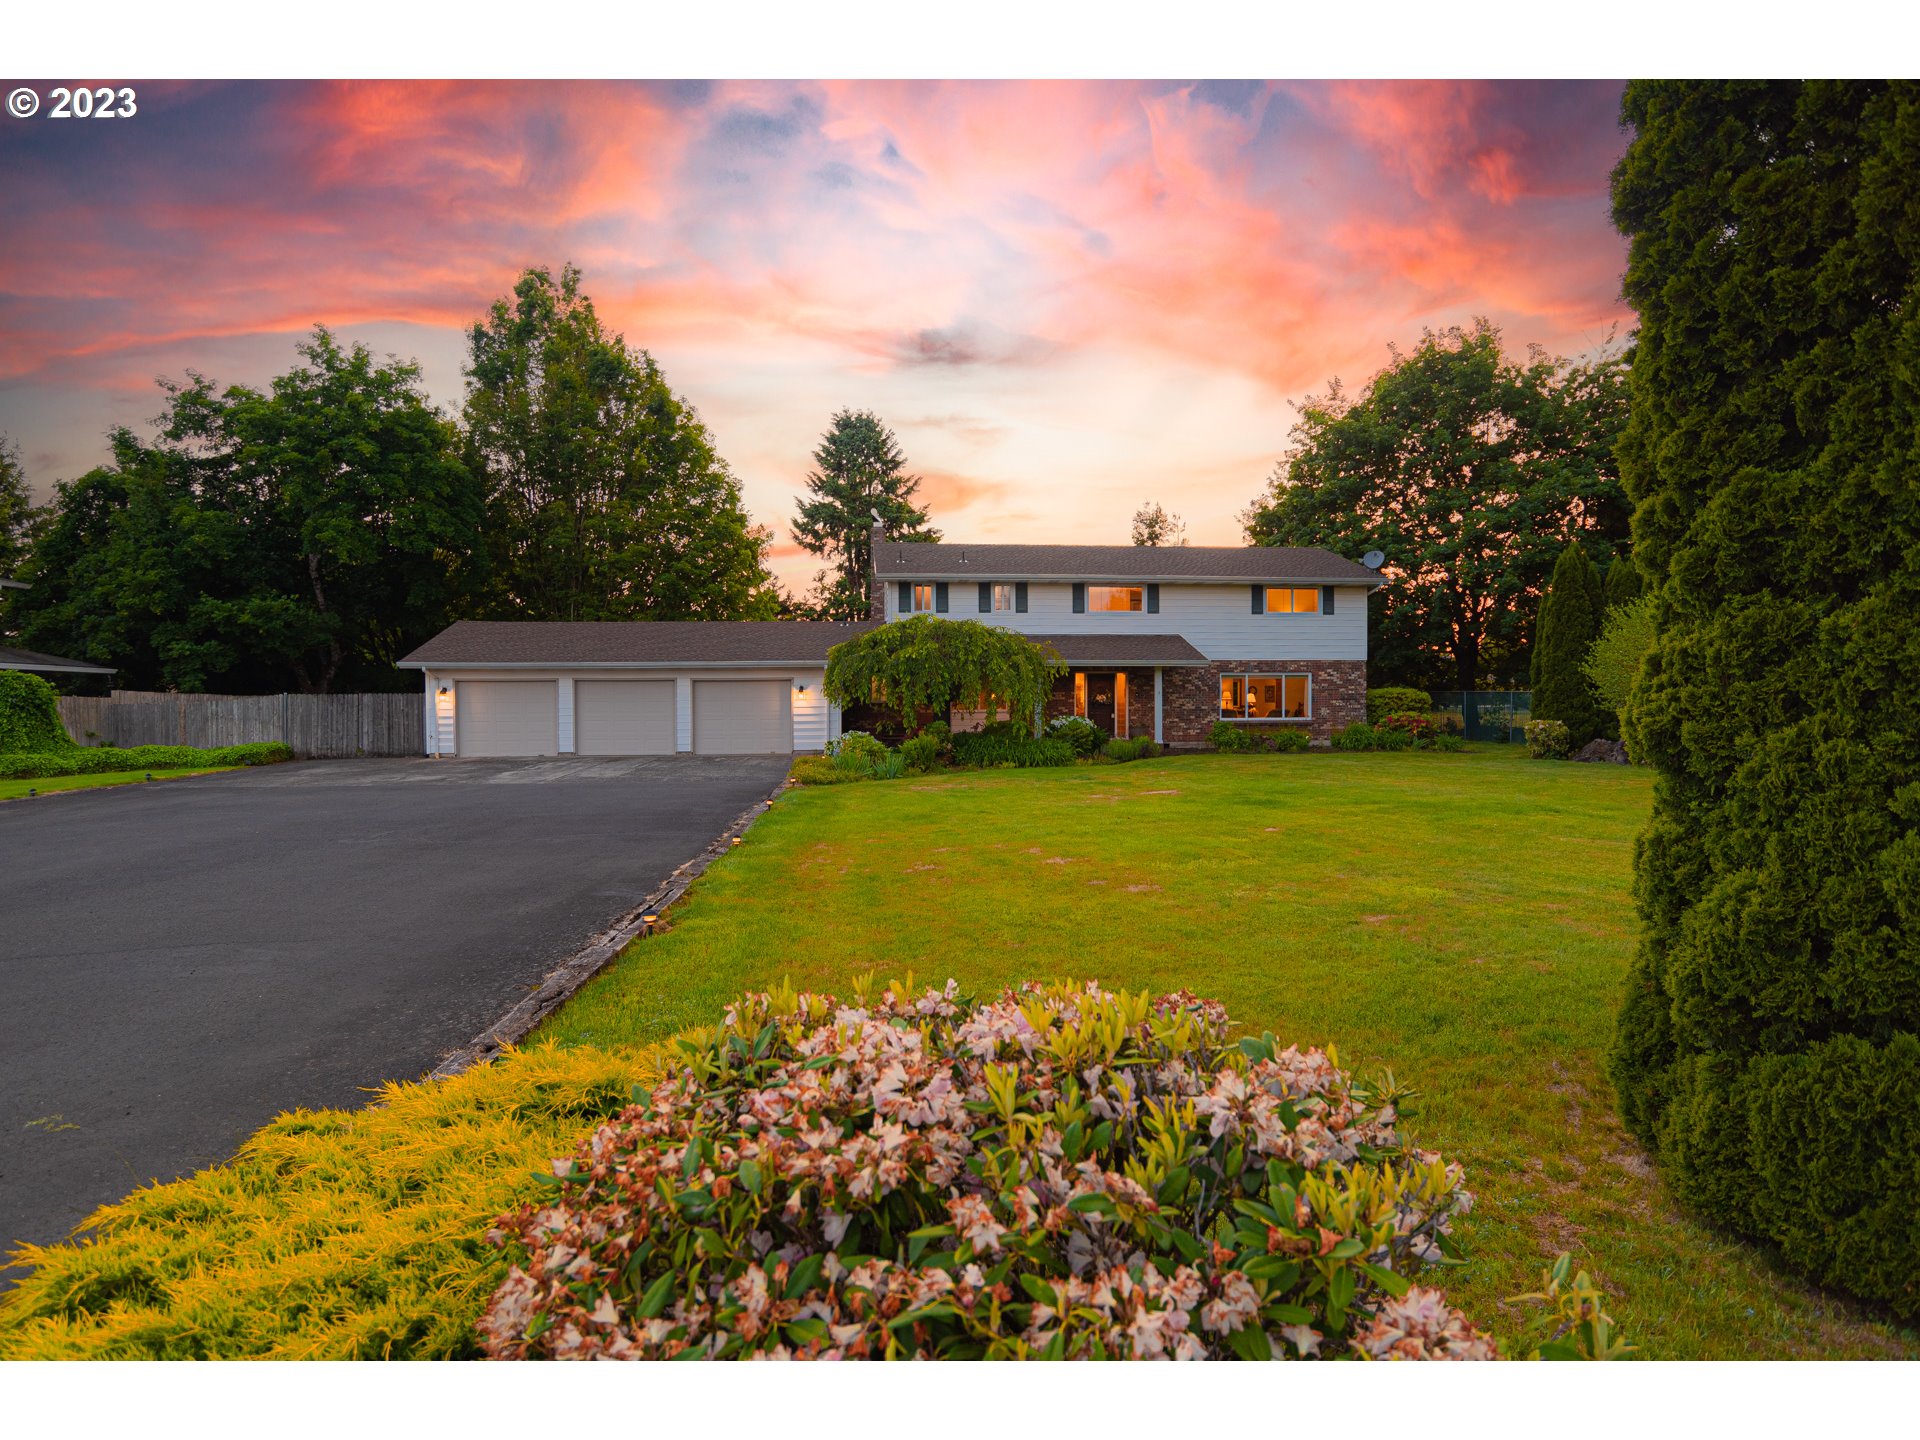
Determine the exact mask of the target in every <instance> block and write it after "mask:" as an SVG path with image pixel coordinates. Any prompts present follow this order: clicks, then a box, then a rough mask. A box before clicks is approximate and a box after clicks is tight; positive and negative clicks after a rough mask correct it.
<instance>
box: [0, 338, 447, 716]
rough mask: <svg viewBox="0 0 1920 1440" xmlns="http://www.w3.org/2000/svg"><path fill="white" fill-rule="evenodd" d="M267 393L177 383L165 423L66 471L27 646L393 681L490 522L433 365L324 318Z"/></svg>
mask: <svg viewBox="0 0 1920 1440" xmlns="http://www.w3.org/2000/svg"><path fill="white" fill-rule="evenodd" d="M299 349H300V355H301V357H302V359H303V361H304V362H305V363H304V364H302V365H299V366H297V367H295V368H294V369H293V370H292V371H290V372H289V373H287V374H285V375H282V376H280V377H279V378H278V379H277V380H275V381H274V382H273V385H272V387H271V388H270V389H269V390H267V391H264V392H263V391H257V390H253V389H250V388H248V387H245V386H234V387H231V388H229V389H227V390H225V391H218V390H216V389H215V387H214V385H213V382H211V381H210V380H208V379H206V378H205V377H203V376H199V375H189V377H188V380H187V382H186V383H184V384H167V385H165V386H164V387H163V388H164V389H165V391H166V395H167V400H166V409H165V413H164V414H163V416H162V417H161V421H160V425H159V429H158V432H157V433H156V434H155V435H154V437H153V438H152V439H150V440H143V439H141V438H140V437H139V436H137V435H135V434H134V433H133V432H132V431H131V430H128V429H125V428H121V429H119V430H116V431H115V432H113V435H112V437H111V438H112V446H113V456H114V458H113V463H112V464H111V465H109V466H104V467H102V468H100V469H97V470H94V471H91V472H89V473H88V474H86V475H84V476H82V477H80V479H78V480H75V481H72V482H70V483H67V484H63V485H61V486H60V487H58V498H57V501H56V505H55V514H54V517H53V519H52V520H51V522H50V523H49V524H48V526H47V528H46V531H45V533H44V534H43V535H42V537H41V538H40V540H39V543H38V544H37V545H36V546H35V549H34V553H33V556H32V559H31V561H30V562H29V564H28V566H27V567H26V570H27V574H26V578H29V579H31V580H32V581H33V582H34V583H33V588H32V589H31V590H28V591H25V592H20V594H19V598H18V600H17V601H16V605H17V612H18V617H19V624H20V628H21V635H22V640H23V643H26V644H29V645H32V646H34V647H36V648H39V649H45V650H52V651H55V652H57V653H60V654H66V655H75V656H79V657H81V658H84V659H89V660H94V661H97V662H99V663H102V664H108V665H113V666H115V667H117V668H118V670H119V672H120V674H119V676H118V680H119V683H120V684H121V685H123V686H126V687H129V688H144V687H167V688H177V689H181V690H206V689H221V690H233V691H238V692H242V693H246V692H257V691H272V690H278V689H283V688H292V689H300V690H306V691H327V690H339V689H393V688H397V687H399V686H402V685H404V684H406V683H407V681H406V677H405V676H403V675H401V674H400V673H399V672H398V671H396V670H394V669H393V662H394V660H395V659H397V658H398V657H399V655H401V654H402V653H404V652H405V651H406V650H409V649H411V648H413V646H415V645H417V644H418V643H420V642H421V641H423V640H425V639H426V638H427V637H428V636H430V635H432V634H433V633H434V632H435V631H436V630H438V629H439V628H441V627H442V626H443V625H445V624H446V623H447V620H448V619H449V618H450V617H451V615H452V613H453V610H454V607H455V606H456V604H457V603H458V601H459V598H460V595H461V591H462V588H463V586H464V584H465V577H466V566H467V561H468V556H469V555H470V553H471V552H472V551H473V550H474V549H475V547H476V546H477V545H478V543H479V531H480V526H481V520H482V513H483V512H482V509H481V497H480V492H479V489H478V486H477V484H476V483H475V481H474V479H473V477H472V476H471V475H470V474H469V472H468V471H467V469H466V468H465V466H463V465H462V464H461V462H460V459H459V457H458V454H457V452H456V448H455V439H454V434H453V430H452V427H451V426H450V425H449V424H448V422H447V421H446V420H445V419H444V418H443V417H441V416H440V415H439V413H438V412H436V411H435V410H434V409H433V408H432V407H431V406H430V405H429V404H428V402H427V400H426V397H425V396H424V394H423V393H422V392H421V390H420V388H419V368H418V367H417V366H415V365H413V364H411V363H409V362H403V361H388V362H385V363H381V362H377V361H375V360H374V358H373V357H372V356H371V355H370V354H369V353H368V351H367V350H366V349H365V347H363V346H354V347H352V348H351V349H345V348H342V347H341V346H340V345H339V343H338V342H337V341H335V339H334V338H333V336H332V335H331V334H329V333H328V332H327V331H326V330H325V329H317V330H315V331H314V333H313V336H312V337H311V338H310V339H309V340H308V341H307V342H305V343H304V344H302V345H301V346H300V347H299Z"/></svg>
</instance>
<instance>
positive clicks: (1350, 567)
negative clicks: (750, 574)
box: [874, 540, 1381, 585]
mask: <svg viewBox="0 0 1920 1440" xmlns="http://www.w3.org/2000/svg"><path fill="white" fill-rule="evenodd" d="M874 565H875V568H876V569H878V570H879V572H880V574H881V575H882V576H884V577H886V578H888V579H896V578H897V579H902V580H905V579H909V578H912V579H922V580H925V579H940V580H962V579H965V580H989V579H999V580H1046V579H1056V578H1057V579H1074V580H1079V579H1087V580H1227V581H1231V580H1275V581H1279V580H1300V581H1308V582H1311V583H1313V584H1317V585H1329V584H1331V585H1378V584H1380V583H1381V579H1380V576H1379V574H1378V573H1377V572H1376V571H1373V570H1369V569H1367V568H1366V567H1365V566H1364V565H1356V564H1355V563H1354V562H1353V561H1351V560H1346V559H1342V558H1341V557H1340V556H1338V555H1336V554H1334V553H1333V552H1332V551H1331V550H1317V549H1306V550H1296V549H1285V548H1282V547H1280V546H1277V545H1242V546H1221V545H1161V546H1153V545H919V544H914V543H912V542H907V541H897V540H896V541H882V542H881V543H880V544H878V545H876V546H874Z"/></svg>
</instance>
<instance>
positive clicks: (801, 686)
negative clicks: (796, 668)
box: [793, 680, 807, 695]
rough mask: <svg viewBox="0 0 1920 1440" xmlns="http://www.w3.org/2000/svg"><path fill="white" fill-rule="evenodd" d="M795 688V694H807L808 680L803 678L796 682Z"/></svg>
mask: <svg viewBox="0 0 1920 1440" xmlns="http://www.w3.org/2000/svg"><path fill="white" fill-rule="evenodd" d="M793 689H794V693H795V694H797V695H804V694H806V693H807V682H806V681H804V680H802V681H800V682H799V683H798V684H796V685H795V686H794V687H793Z"/></svg>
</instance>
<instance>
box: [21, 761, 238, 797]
mask: <svg viewBox="0 0 1920 1440" xmlns="http://www.w3.org/2000/svg"><path fill="white" fill-rule="evenodd" d="M235 768H237V767H235V766H232V765H209V766H205V767H201V768H196V769H189V770H155V771H152V772H151V773H147V772H143V771H139V770H104V771H101V772H100V773H98V774H95V775H53V776H49V777H48V778H46V779H44V780H0V800H24V799H27V798H28V795H27V792H28V791H29V790H33V791H38V792H39V795H48V794H52V793H54V792H57V791H62V790H92V789H96V788H98V787H99V786H102V785H142V784H145V783H146V782H147V781H148V780H185V779H187V778H188V777H189V776H193V775H220V774H224V773H225V772H226V771H228V770H232V769H235ZM39 795H36V796H35V797H33V798H35V799H37V798H39Z"/></svg>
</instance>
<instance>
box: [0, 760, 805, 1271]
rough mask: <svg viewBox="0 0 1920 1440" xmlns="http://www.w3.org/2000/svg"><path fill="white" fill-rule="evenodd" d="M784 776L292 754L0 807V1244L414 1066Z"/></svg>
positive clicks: (755, 770)
mask: <svg viewBox="0 0 1920 1440" xmlns="http://www.w3.org/2000/svg"><path fill="white" fill-rule="evenodd" d="M785 770H786V761H785V760H784V759H772V758H768V759H759V758H755V759H717V758H701V757H694V756H675V757H666V758H660V759H645V760H588V759H581V760H575V759H570V758H569V759H561V760H547V761H512V760H457V761H456V760H437V761H434V760H424V759H423V760H333V761H309V762H305V763H300V764H292V765H280V766H273V767H270V768H264V769H259V770H248V771H239V772H233V773H229V774H223V775H209V776H203V777H199V778H195V779H189V780H180V781H172V782H168V783H165V784H155V785H136V786H126V787H120V788H106V789H99V790H81V791H75V792H72V793H69V794H63V795H57V796H56V795H50V796H45V797H42V798H40V799H37V800H30V801H23V802H13V803H8V804H4V805H0V1251H4V1250H5V1249H9V1248H11V1245H12V1243H13V1242H15V1241H19V1240H30V1241H35V1242H42V1243H44V1242H47V1241H52V1240H56V1239H59V1238H61V1237H63V1236H65V1235H66V1234H67V1233H68V1232H69V1231H70V1230H71V1229H72V1228H73V1226H75V1225H76V1224H78V1223H79V1222H80V1221H81V1220H82V1219H83V1218H84V1217H85V1216H86V1215H87V1214H88V1213H89V1212H90V1211H91V1210H93V1208H94V1207H95V1206H97V1205H99V1204H102V1203H104V1202H106V1201H110V1200H115V1199H118V1198H119V1197H120V1196H122V1195H124V1194H126V1193H127V1192H128V1191H129V1190H131V1189H132V1188H134V1187H135V1186H136V1185H139V1184H141V1183H144V1182H146V1181H149V1180H154V1179H162V1180H165V1179H171V1178H174V1177H176V1176H179V1175H182V1174H187V1173H191V1172H192V1171H194V1170H197V1169H200V1168H202V1167H204V1166H206V1165H209V1164H213V1163H216V1162H218V1161H220V1160H222V1159H224V1158H226V1157H227V1156H228V1155H230V1154H231V1153H232V1152H233V1150H234V1147H235V1146H236V1145H237V1144H238V1143H239V1142H240V1141H241V1139H243V1138H244V1137H245V1136H246V1135H247V1134H248V1133H250V1132H251V1131H253V1130H254V1129H255V1128H257V1127H258V1126H259V1125H261V1124H262V1123H264V1122H265V1121H267V1120H269V1119H271V1118H272V1117H273V1116H274V1115H276V1114H278V1113H279V1112H280V1111H282V1110H288V1109H293V1108H296V1107H300V1106H308V1107H318V1106H354V1105H358V1104H361V1103H363V1102H364V1101H365V1099H366V1098H367V1097H366V1091H367V1090H368V1089H369V1088H371V1087H373V1086H376V1085H379V1084H380V1083H381V1082H383V1081H386V1080H391V1079H416V1078H418V1077H419V1076H421V1075H422V1074H424V1073H425V1072H427V1071H429V1070H431V1069H432V1068H433V1067H434V1066H435V1065H436V1064H438V1063H439V1062H440V1060H441V1059H442V1058H443V1057H445V1056H446V1055H447V1054H449V1053H450V1052H452V1051H454V1050H457V1049H459V1048H460V1047H461V1046H463V1045H465V1044H466V1043H467V1042H468V1041H470V1040H471V1039H473V1038H474V1036H475V1035H477V1034H478V1033H479V1032H480V1031H482V1030H484V1029H485V1028H486V1027H487V1026H488V1025H490V1024H492V1023H493V1022H494V1021H495V1020H497V1019H499V1018H500V1016H502V1015H503V1014H504V1013H505V1012H506V1011H507V1010H509V1009H511V1008H512V1007H513V1006H514V1005H515V1004H516V1003H518V1002H519V1000H520V999H522V998H523V997H524V996H525V994H526V993H527V991H528V990H529V989H530V988H532V987H533V986H534V985H536V984H537V983H538V982H539V980H540V979H541V977H542V976H543V975H545V974H546V973H547V972H548V971H550V970H552V969H553V968H554V967H555V966H556V965H558V964H559V963H560V962H561V961H562V960H564V959H565V958H566V957H567V956H568V955H570V954H572V953H573V952H574V951H575V950H577V949H578V948H579V947H580V945H581V944H582V943H583V942H584V941H585V940H587V939H588V938H589V937H590V936H591V935H593V934H595V933H596V932H598V931H600V930H603V929H605V928H606V926H607V925H608V924H609V923H611V922H612V921H613V920H614V919H615V918H617V917H618V916H619V915H620V914H622V913H623V912H624V911H626V910H629V909H631V908H632V907H633V906H634V905H636V904H637V903H639V902H640V901H641V900H642V899H644V898H645V897H646V895H647V894H648V892H650V891H652V890H653V889H655V888H657V887H658V886H659V885H660V883H661V882H662V881H664V880H665V879H666V877H667V876H668V874H669V873H671V872H672V871H673V869H674V868H675V867H677V866H678V865H680V864H681V863H682V862H683V861H685V860H688V859H690V858H691V857H693V856H694V855H696V854H697V853H699V851H700V850H702V849H703V848H704V847H705V846H706V844H707V843H708V842H709V841H711V840H712V838H713V837H714V836H715V835H716V834H717V833H718V832H719V831H721V830H722V829H724V828H725V827H726V826H727V824H728V823H729V822H731V821H732V820H733V819H734V818H735V817H736V816H738V815H739V814H740V813H741V812H742V811H744V810H745V809H747V808H748V807H749V806H750V805H752V804H753V803H754V802H755V801H756V800H759V799H761V798H763V797H765V796H766V795H767V794H769V793H770V792H771V791H772V790H773V789H774V787H775V786H776V785H777V784H778V783H779V781H780V778H781V776H782V775H783V774H784V773H785ZM4 1283H5V1278H4V1276H3V1275H0V1285H3V1284H4Z"/></svg>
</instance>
